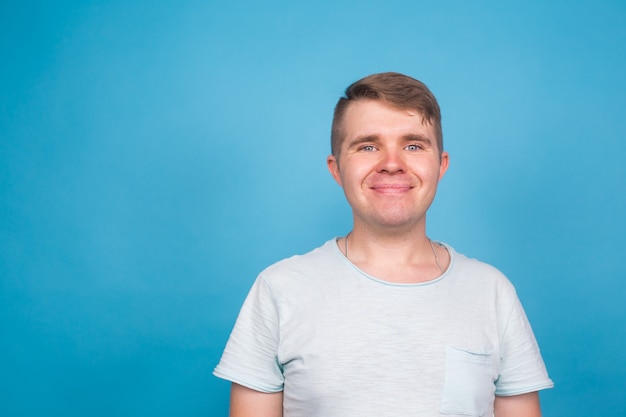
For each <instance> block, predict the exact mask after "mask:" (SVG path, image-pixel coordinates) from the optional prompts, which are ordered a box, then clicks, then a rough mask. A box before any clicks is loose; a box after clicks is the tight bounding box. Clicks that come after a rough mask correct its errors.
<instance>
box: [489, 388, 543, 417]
mask: <svg viewBox="0 0 626 417" xmlns="http://www.w3.org/2000/svg"><path fill="white" fill-rule="evenodd" d="M493 414H494V416H495V417H541V408H540V407H539V393H538V392H536V391H535V392H529V393H528V394H520V395H511V396H510V397H503V396H496V400H495V403H494V413H493Z"/></svg>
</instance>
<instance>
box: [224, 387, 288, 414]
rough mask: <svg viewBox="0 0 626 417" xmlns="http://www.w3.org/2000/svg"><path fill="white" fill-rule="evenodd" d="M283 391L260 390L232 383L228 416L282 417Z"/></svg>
mask: <svg viewBox="0 0 626 417" xmlns="http://www.w3.org/2000/svg"><path fill="white" fill-rule="evenodd" d="M282 415H283V392H282V391H281V392H272V393H266V392H260V391H255V390H252V389H250V388H246V387H244V386H242V385H239V384H235V383H233V384H232V385H231V389H230V417H282Z"/></svg>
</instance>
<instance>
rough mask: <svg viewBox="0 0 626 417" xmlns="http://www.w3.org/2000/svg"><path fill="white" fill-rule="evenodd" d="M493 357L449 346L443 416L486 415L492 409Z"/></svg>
mask: <svg viewBox="0 0 626 417" xmlns="http://www.w3.org/2000/svg"><path fill="white" fill-rule="evenodd" d="M491 356H492V354H491V353H490V352H488V353H477V352H471V351H468V350H464V349H459V348H456V347H453V346H446V366H445V368H446V370H445V381H444V388H443V393H442V397H441V404H440V412H441V413H442V414H450V415H462V416H477V417H479V416H484V415H485V414H486V413H487V412H488V411H489V410H490V409H491V408H492V407H491V406H492V405H493V401H494V398H495V397H494V395H495V385H494V381H493V378H492V372H491V371H492V358H491Z"/></svg>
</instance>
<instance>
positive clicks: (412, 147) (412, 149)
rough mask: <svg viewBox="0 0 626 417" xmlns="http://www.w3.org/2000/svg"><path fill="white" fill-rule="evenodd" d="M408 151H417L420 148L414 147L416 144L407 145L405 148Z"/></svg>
mask: <svg viewBox="0 0 626 417" xmlns="http://www.w3.org/2000/svg"><path fill="white" fill-rule="evenodd" d="M406 148H407V149H408V150H409V151H419V150H420V149H422V148H421V146H419V145H416V144H412V145H408V146H407V147H406Z"/></svg>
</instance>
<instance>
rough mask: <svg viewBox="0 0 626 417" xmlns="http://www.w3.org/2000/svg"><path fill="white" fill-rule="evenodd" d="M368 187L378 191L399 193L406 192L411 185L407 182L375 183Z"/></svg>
mask: <svg viewBox="0 0 626 417" xmlns="http://www.w3.org/2000/svg"><path fill="white" fill-rule="evenodd" d="M370 188H371V189H372V190H374V191H376V192H378V193H385V194H399V193H406V192H407V191H410V190H411V188H413V187H411V186H410V185H408V184H375V185H372V186H371V187H370Z"/></svg>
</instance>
